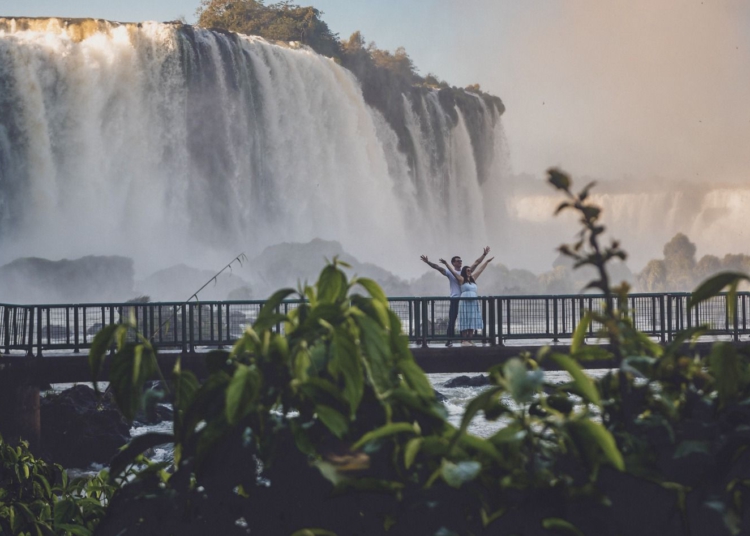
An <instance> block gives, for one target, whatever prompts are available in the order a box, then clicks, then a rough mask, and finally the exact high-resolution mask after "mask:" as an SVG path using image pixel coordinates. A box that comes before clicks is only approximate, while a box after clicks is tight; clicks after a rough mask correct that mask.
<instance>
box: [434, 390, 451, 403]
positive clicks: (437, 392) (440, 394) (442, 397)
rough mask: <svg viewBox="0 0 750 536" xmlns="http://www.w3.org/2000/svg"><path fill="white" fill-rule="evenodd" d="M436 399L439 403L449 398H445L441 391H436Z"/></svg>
mask: <svg viewBox="0 0 750 536" xmlns="http://www.w3.org/2000/svg"><path fill="white" fill-rule="evenodd" d="M435 399H436V400H437V401H438V402H445V401H446V400H448V397H447V396H445V395H444V394H443V393H441V392H440V391H435Z"/></svg>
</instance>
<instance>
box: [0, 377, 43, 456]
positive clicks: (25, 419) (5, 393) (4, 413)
mask: <svg viewBox="0 0 750 536" xmlns="http://www.w3.org/2000/svg"><path fill="white" fill-rule="evenodd" d="M39 409H40V404H39V385H38V384H36V383H34V382H32V381H31V380H30V378H28V377H27V376H26V375H25V374H15V373H6V374H3V375H2V376H0V434H2V436H3V439H4V440H5V441H8V442H9V443H11V444H16V443H18V441H19V440H21V439H25V440H26V441H28V442H29V447H30V448H31V450H32V452H35V453H38V452H39V449H40V447H41V432H42V427H41V418H40V411H39Z"/></svg>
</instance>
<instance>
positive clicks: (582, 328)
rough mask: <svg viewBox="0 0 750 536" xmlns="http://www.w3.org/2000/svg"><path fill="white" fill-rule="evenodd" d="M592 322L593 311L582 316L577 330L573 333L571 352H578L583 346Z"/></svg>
mask: <svg viewBox="0 0 750 536" xmlns="http://www.w3.org/2000/svg"><path fill="white" fill-rule="evenodd" d="M590 324H591V313H590V312H586V314H585V315H583V318H581V321H580V322H578V325H577V326H576V330H575V332H574V333H573V340H572V342H571V343H570V353H571V354H574V353H576V352H577V351H578V350H580V349H581V347H582V346H583V342H584V339H585V338H586V331H588V329H589V325H590Z"/></svg>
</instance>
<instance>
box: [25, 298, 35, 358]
mask: <svg viewBox="0 0 750 536" xmlns="http://www.w3.org/2000/svg"><path fill="white" fill-rule="evenodd" d="M25 311H28V315H29V345H28V348H29V349H28V350H27V352H26V355H27V356H28V357H33V355H34V318H35V317H36V307H29V308H28V309H25Z"/></svg>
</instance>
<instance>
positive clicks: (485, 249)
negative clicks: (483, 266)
mask: <svg viewBox="0 0 750 536" xmlns="http://www.w3.org/2000/svg"><path fill="white" fill-rule="evenodd" d="M482 251H483V252H484V253H483V255H484V256H485V257H486V256H487V254H488V253H489V252H490V246H485V247H484V249H483V250H482ZM493 258H494V257H493Z"/></svg>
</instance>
